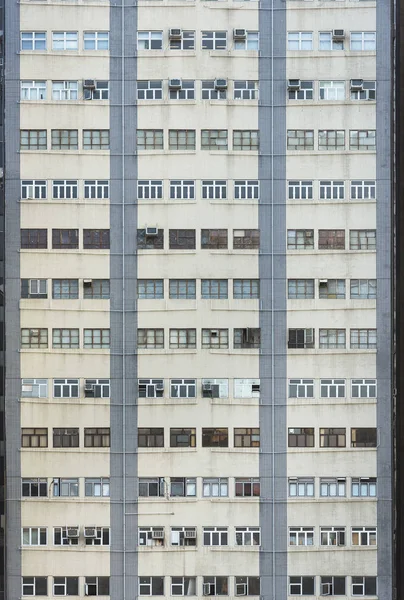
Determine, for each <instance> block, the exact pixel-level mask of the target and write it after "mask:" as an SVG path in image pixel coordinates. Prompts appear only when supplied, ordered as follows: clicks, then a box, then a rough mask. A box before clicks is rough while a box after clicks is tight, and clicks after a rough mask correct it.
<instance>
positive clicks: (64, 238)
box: [52, 229, 79, 250]
mask: <svg viewBox="0 0 404 600" xmlns="http://www.w3.org/2000/svg"><path fill="white" fill-rule="evenodd" d="M52 248H53V250H78V248H79V230H78V229H52Z"/></svg>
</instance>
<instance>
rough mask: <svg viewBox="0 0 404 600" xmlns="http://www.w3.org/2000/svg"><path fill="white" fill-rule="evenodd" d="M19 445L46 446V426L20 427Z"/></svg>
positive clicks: (23, 446) (28, 446)
mask: <svg viewBox="0 0 404 600" xmlns="http://www.w3.org/2000/svg"><path fill="white" fill-rule="evenodd" d="M21 447H22V448H47V447H48V428H47V427H22V428H21Z"/></svg>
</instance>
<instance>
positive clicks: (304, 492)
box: [288, 477, 314, 498]
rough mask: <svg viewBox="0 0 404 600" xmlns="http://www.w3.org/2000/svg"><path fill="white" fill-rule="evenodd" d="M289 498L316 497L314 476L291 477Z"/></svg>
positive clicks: (289, 480)
mask: <svg viewBox="0 0 404 600" xmlns="http://www.w3.org/2000/svg"><path fill="white" fill-rule="evenodd" d="M288 496H289V498H314V477H289V479H288Z"/></svg>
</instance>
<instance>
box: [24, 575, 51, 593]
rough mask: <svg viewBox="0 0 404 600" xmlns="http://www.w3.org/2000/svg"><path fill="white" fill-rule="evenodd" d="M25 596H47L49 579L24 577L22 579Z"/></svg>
mask: <svg viewBox="0 0 404 600" xmlns="http://www.w3.org/2000/svg"><path fill="white" fill-rule="evenodd" d="M22 595H23V596H47V595H48V578H47V577H23V578H22Z"/></svg>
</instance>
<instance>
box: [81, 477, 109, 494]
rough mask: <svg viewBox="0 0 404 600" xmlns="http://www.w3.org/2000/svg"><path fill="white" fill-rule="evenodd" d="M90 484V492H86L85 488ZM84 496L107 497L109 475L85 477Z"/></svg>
mask: <svg viewBox="0 0 404 600" xmlns="http://www.w3.org/2000/svg"><path fill="white" fill-rule="evenodd" d="M89 486H91V492H92V493H91V494H87V488H88V487H89ZM84 496H85V497H86V498H109V497H110V479H109V477H85V478H84Z"/></svg>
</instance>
